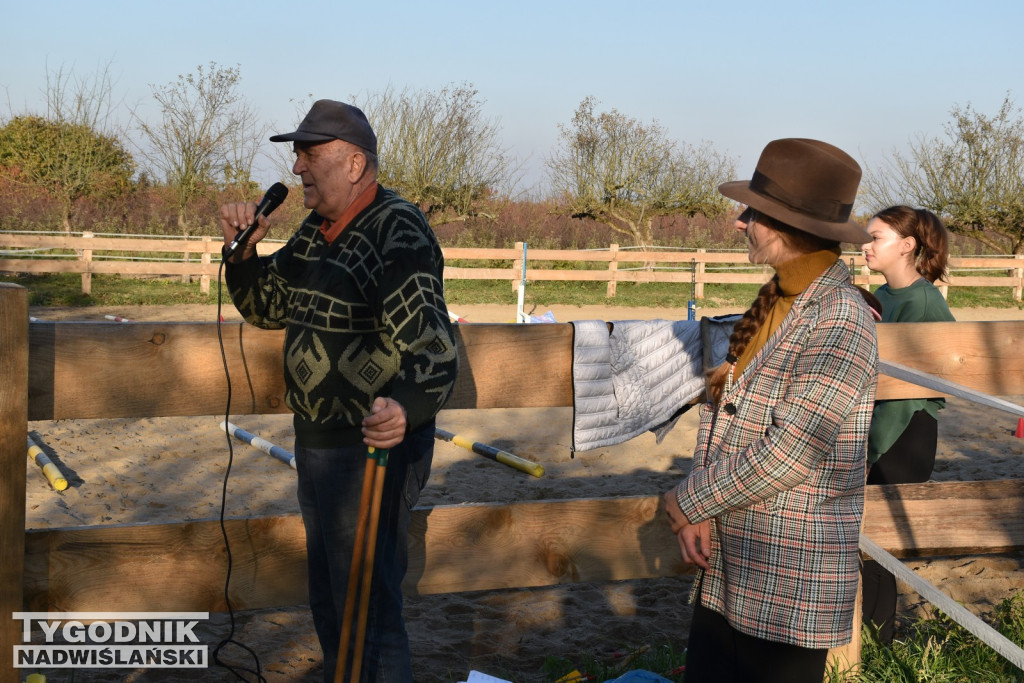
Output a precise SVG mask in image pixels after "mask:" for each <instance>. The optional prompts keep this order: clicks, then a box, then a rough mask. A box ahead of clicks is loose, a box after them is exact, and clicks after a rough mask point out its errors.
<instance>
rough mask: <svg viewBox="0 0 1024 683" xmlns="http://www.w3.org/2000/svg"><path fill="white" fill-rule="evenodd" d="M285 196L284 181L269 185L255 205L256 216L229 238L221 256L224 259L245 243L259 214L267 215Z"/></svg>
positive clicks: (286, 191) (257, 221) (255, 224)
mask: <svg viewBox="0 0 1024 683" xmlns="http://www.w3.org/2000/svg"><path fill="white" fill-rule="evenodd" d="M287 196H288V188H287V187H285V186H284V183H274V184H273V185H271V186H270V189H269V190H267V193H266V194H265V195H263V199H261V200H260V203H259V205H258V206H257V207H256V217H255V218H254V219H253V221H252V224H251V225H249V226H248V227H246V228H245V229H244V230H242V231H240V232H239V233H238V234H237V235H235V239H233V240H231V244H229V245H228V246H226V247H224V255H223V256H224V260H225V261H227V260H228V258H230V257H231V255H232V254H234V253H235V250H237V249H238V247H240V246H242V245H243V244H245V243H246V241H247V240H248V239H249V235H251V234H252V231H253V230H255V229H256V226H257V225H258V224H259V222H260V216H269V215H270V214H271V212H272V211H273V210H274V209H276V208H277V207H279V206H281V202H283V201H284V198H285V197H287Z"/></svg>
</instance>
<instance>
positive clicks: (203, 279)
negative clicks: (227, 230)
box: [199, 235, 213, 294]
mask: <svg viewBox="0 0 1024 683" xmlns="http://www.w3.org/2000/svg"><path fill="white" fill-rule="evenodd" d="M211 246H213V245H212V240H211V239H210V236H209V235H203V265H204V266H208V265H210V264H211V263H212V262H213V261H212V259H211V258H210V247H211ZM199 291H200V292H202V293H203V294H209V293H210V276H209V275H207V274H206V271H205V269H204V271H203V274H202V275H200V276H199Z"/></svg>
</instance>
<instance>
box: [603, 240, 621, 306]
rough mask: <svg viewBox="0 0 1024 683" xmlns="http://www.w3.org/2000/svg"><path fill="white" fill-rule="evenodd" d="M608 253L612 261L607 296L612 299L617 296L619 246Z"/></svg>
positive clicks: (614, 246)
mask: <svg viewBox="0 0 1024 683" xmlns="http://www.w3.org/2000/svg"><path fill="white" fill-rule="evenodd" d="M608 251H609V252H610V253H611V256H612V259H611V261H609V262H608V293H607V294H605V296H606V297H607V298H609V299H610V298H612V297H614V296H615V284H616V281H615V274H616V273H617V272H618V271H619V245H617V244H613V245H612V246H611V247H610V248H609V249H608Z"/></svg>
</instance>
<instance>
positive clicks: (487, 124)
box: [354, 84, 519, 225]
mask: <svg viewBox="0 0 1024 683" xmlns="http://www.w3.org/2000/svg"><path fill="white" fill-rule="evenodd" d="M354 100H355V104H357V106H359V107H360V108H361V109H363V111H364V113H365V114H366V116H367V118H368V119H369V120H370V123H371V125H372V126H373V128H374V132H375V133H376V134H377V147H378V150H379V153H380V154H379V157H380V158H379V164H380V168H379V171H378V177H379V179H380V182H381V184H383V185H384V186H385V187H390V188H393V189H395V190H396V191H398V192H399V193H400V194H401V195H402V196H403V197H405V198H406V199H408V200H409V201H411V202H414V203H416V204H417V205H419V207H420V209H421V210H422V211H423V212H424V214H426V216H427V218H428V219H429V220H430V222H431V223H432V224H434V225H438V224H441V223H447V222H452V221H457V220H465V219H466V218H468V217H470V216H479V215H485V216H486V215H488V213H487V212H488V208H487V207H488V203H489V202H490V201H492V200H494V199H495V198H500V197H507V196H508V195H509V194H510V193H511V191H512V188H513V186H514V185H515V183H516V182H517V181H518V173H519V164H518V163H517V162H516V161H515V160H514V159H512V158H510V157H509V155H508V152H507V151H506V150H505V149H503V148H502V147H501V144H500V141H499V132H500V126H499V124H498V122H497V121H496V120H493V119H488V118H487V117H486V116H485V115H484V112H483V105H484V101H483V100H481V99H480V98H479V94H478V92H477V91H476V90H475V89H473V87H472V85H469V84H464V85H459V86H454V85H453V86H448V87H445V88H443V89H442V90H441V91H440V92H432V91H428V90H408V89H406V90H402V91H400V92H396V91H394V90H391V89H390V88H389V89H387V90H384V91H381V92H377V93H371V94H369V95H368V96H367V97H366V98H365V99H363V100H359V99H358V98H354ZM492 217H493V216H492Z"/></svg>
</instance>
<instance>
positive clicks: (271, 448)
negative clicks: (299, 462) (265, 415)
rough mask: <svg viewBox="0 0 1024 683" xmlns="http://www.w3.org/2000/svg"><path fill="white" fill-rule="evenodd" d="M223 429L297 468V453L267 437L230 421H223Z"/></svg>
mask: <svg viewBox="0 0 1024 683" xmlns="http://www.w3.org/2000/svg"><path fill="white" fill-rule="evenodd" d="M220 428H221V429H226V430H227V432H228V434H230V435H231V436H233V437H235V438H236V439H238V440H239V441H244V442H245V443H247V444H249V445H250V446H252V447H253V448H258V449H260V450H261V451H263V452H264V453H266V454H267V455H272V456H274V457H275V458H277V459H278V460H280V461H281V462H283V463H286V464H288V465H289V466H290V467H291V468H292V469H293V470H294V469H295V455H294V454H292V453H289V452H288V451H286V450H285V449H283V448H281V447H280V446H275V445H274V444H272V443H270V442H269V441H267V440H266V439H263V438H261V437H258V436H256V435H255V434H250V433H249V432H247V431H245V430H244V429H242V428H240V427H236V426H235V425H233V424H231V423H230V422H221V423H220Z"/></svg>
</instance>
